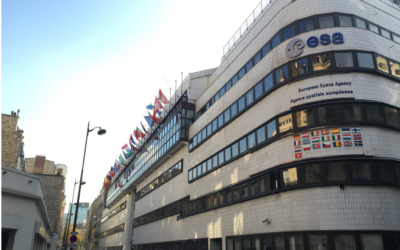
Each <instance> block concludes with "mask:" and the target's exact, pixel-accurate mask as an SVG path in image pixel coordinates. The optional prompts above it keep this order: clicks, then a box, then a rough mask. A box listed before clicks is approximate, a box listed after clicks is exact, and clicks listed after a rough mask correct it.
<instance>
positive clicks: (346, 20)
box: [339, 15, 353, 27]
mask: <svg viewBox="0 0 400 250" xmlns="http://www.w3.org/2000/svg"><path fill="white" fill-rule="evenodd" d="M339 24H340V26H342V27H348V26H353V21H352V20H351V16H343V15H339Z"/></svg>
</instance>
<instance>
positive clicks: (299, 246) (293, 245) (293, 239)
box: [288, 235, 304, 250]
mask: <svg viewBox="0 0 400 250" xmlns="http://www.w3.org/2000/svg"><path fill="white" fill-rule="evenodd" d="M288 242H289V249H290V250H304V243H303V236H302V235H294V236H291V235H289V236H288Z"/></svg>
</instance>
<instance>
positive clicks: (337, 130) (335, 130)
mask: <svg viewBox="0 0 400 250" xmlns="http://www.w3.org/2000/svg"><path fill="white" fill-rule="evenodd" d="M331 133H332V134H339V133H340V129H338V128H333V129H331Z"/></svg>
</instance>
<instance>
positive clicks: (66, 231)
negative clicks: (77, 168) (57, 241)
mask: <svg viewBox="0 0 400 250" xmlns="http://www.w3.org/2000/svg"><path fill="white" fill-rule="evenodd" d="M74 183H75V184H74V191H73V192H72V200H71V204H74V195H75V187H76V184H78V182H77V181H76V179H75V181H74ZM68 210H69V213H68V215H67V220H68V222H67V220H66V221H65V230H64V238H63V242H64V243H65V244H67V242H68V234H69V224H70V222H71V215H72V207H70V209H68ZM68 217H69V219H68Z"/></svg>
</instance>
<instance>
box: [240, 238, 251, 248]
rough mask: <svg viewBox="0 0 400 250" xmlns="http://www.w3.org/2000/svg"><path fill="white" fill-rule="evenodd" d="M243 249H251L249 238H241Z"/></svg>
mask: <svg viewBox="0 0 400 250" xmlns="http://www.w3.org/2000/svg"><path fill="white" fill-rule="evenodd" d="M242 241H243V250H251V243H250V238H247V237H246V238H244V239H243V240H242Z"/></svg>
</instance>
